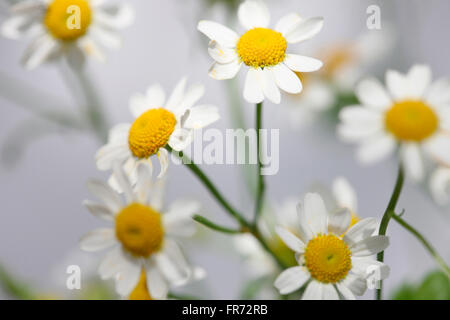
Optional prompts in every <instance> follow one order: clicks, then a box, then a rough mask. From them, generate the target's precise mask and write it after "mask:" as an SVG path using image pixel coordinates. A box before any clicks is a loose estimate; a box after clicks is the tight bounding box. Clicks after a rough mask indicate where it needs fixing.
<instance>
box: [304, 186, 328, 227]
mask: <svg viewBox="0 0 450 320" xmlns="http://www.w3.org/2000/svg"><path fill="white" fill-rule="evenodd" d="M303 206H304V209H303V212H304V215H305V217H306V222H307V223H308V225H309V227H310V228H311V231H312V232H313V233H314V234H315V235H318V234H327V231H328V213H327V209H326V208H325V203H324V202H323V200H322V197H321V196H320V195H319V194H318V193H307V194H306V195H305V200H304V203H303Z"/></svg>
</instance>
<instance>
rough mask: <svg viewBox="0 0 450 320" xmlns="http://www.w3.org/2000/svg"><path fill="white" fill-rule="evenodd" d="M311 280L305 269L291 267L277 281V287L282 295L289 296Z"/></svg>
mask: <svg viewBox="0 0 450 320" xmlns="http://www.w3.org/2000/svg"><path fill="white" fill-rule="evenodd" d="M309 278H310V275H309V273H308V272H307V271H306V268H305V267H300V266H298V267H291V268H288V269H286V270H284V271H283V272H282V273H281V274H280V275H279V276H278V277H277V279H276V280H275V283H274V285H275V287H276V288H277V289H278V290H279V291H280V294H289V293H292V292H294V291H296V290H298V289H300V288H301V287H302V286H303V285H304V284H305V283H306V281H308V279H309Z"/></svg>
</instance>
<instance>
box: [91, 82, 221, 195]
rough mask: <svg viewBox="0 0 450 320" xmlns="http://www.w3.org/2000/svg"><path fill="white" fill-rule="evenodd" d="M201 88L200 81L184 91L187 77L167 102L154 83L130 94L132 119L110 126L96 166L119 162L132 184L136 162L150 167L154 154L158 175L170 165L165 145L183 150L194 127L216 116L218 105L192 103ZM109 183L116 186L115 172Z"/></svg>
mask: <svg viewBox="0 0 450 320" xmlns="http://www.w3.org/2000/svg"><path fill="white" fill-rule="evenodd" d="M204 90H205V89H204V87H203V86H202V85H200V84H197V85H193V86H191V87H190V88H188V89H187V90H186V79H185V78H183V79H182V80H181V81H180V82H179V83H178V84H177V85H176V87H175V89H174V91H173V93H172V95H171V96H170V97H169V99H168V100H167V101H165V92H164V90H163V89H162V88H161V86H160V85H157V84H156V85H153V86H151V87H150V88H148V90H147V92H146V93H145V94H135V95H133V96H132V97H131V99H130V110H131V113H132V114H133V116H134V117H135V120H134V122H133V123H122V124H118V125H116V126H115V127H113V128H112V129H111V131H110V134H109V139H108V143H107V144H106V145H105V146H103V147H101V148H100V150H99V151H98V152H97V155H96V161H97V168H98V169H99V170H110V169H111V168H112V165H113V163H114V162H115V161H119V162H121V163H123V164H124V169H125V172H126V173H127V174H128V175H129V176H130V178H131V181H132V183H133V184H134V182H135V181H136V179H137V178H136V168H137V165H138V164H139V163H142V164H145V165H148V166H150V167H151V166H152V162H151V157H152V156H155V155H157V156H158V158H159V161H160V164H161V172H160V174H159V177H161V176H162V175H163V174H164V173H165V172H166V170H167V167H168V165H169V153H168V151H167V150H166V149H165V146H170V147H171V148H172V149H173V150H175V151H182V150H184V149H185V148H186V147H187V146H188V145H189V144H190V143H191V142H192V138H193V132H194V130H196V129H201V128H203V127H206V126H208V125H210V124H212V123H214V122H215V121H217V120H218V119H219V112H218V109H217V107H215V106H212V105H206V104H205V105H197V106H195V104H196V103H197V101H198V100H199V99H200V98H201V97H202V96H203V94H204ZM110 182H111V184H112V185H113V186H117V183H116V181H115V179H114V175H112V178H111V180H110Z"/></svg>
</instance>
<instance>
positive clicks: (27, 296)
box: [0, 265, 35, 300]
mask: <svg viewBox="0 0 450 320" xmlns="http://www.w3.org/2000/svg"><path fill="white" fill-rule="evenodd" d="M0 286H1V287H2V288H3V290H4V292H5V293H6V294H8V295H9V296H11V297H13V298H16V299H20V300H33V299H34V298H35V295H34V294H33V293H32V291H31V290H30V289H29V288H28V286H27V285H25V284H24V283H22V282H21V281H19V280H18V279H16V278H15V277H14V276H13V275H12V274H11V273H9V272H8V271H7V270H6V269H5V268H4V267H3V266H2V265H0Z"/></svg>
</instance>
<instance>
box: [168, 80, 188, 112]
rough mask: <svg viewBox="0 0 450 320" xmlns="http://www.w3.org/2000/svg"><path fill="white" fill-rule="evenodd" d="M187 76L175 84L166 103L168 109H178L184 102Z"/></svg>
mask: <svg viewBox="0 0 450 320" xmlns="http://www.w3.org/2000/svg"><path fill="white" fill-rule="evenodd" d="M186 82H187V79H186V77H183V78H181V80H180V81H178V83H177V84H176V85H175V88H174V89H173V91H172V94H171V95H170V97H169V99H168V100H167V103H166V109H167V110H176V109H177V108H178V107H179V105H180V104H181V103H182V102H183V98H184V93H185V91H186Z"/></svg>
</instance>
